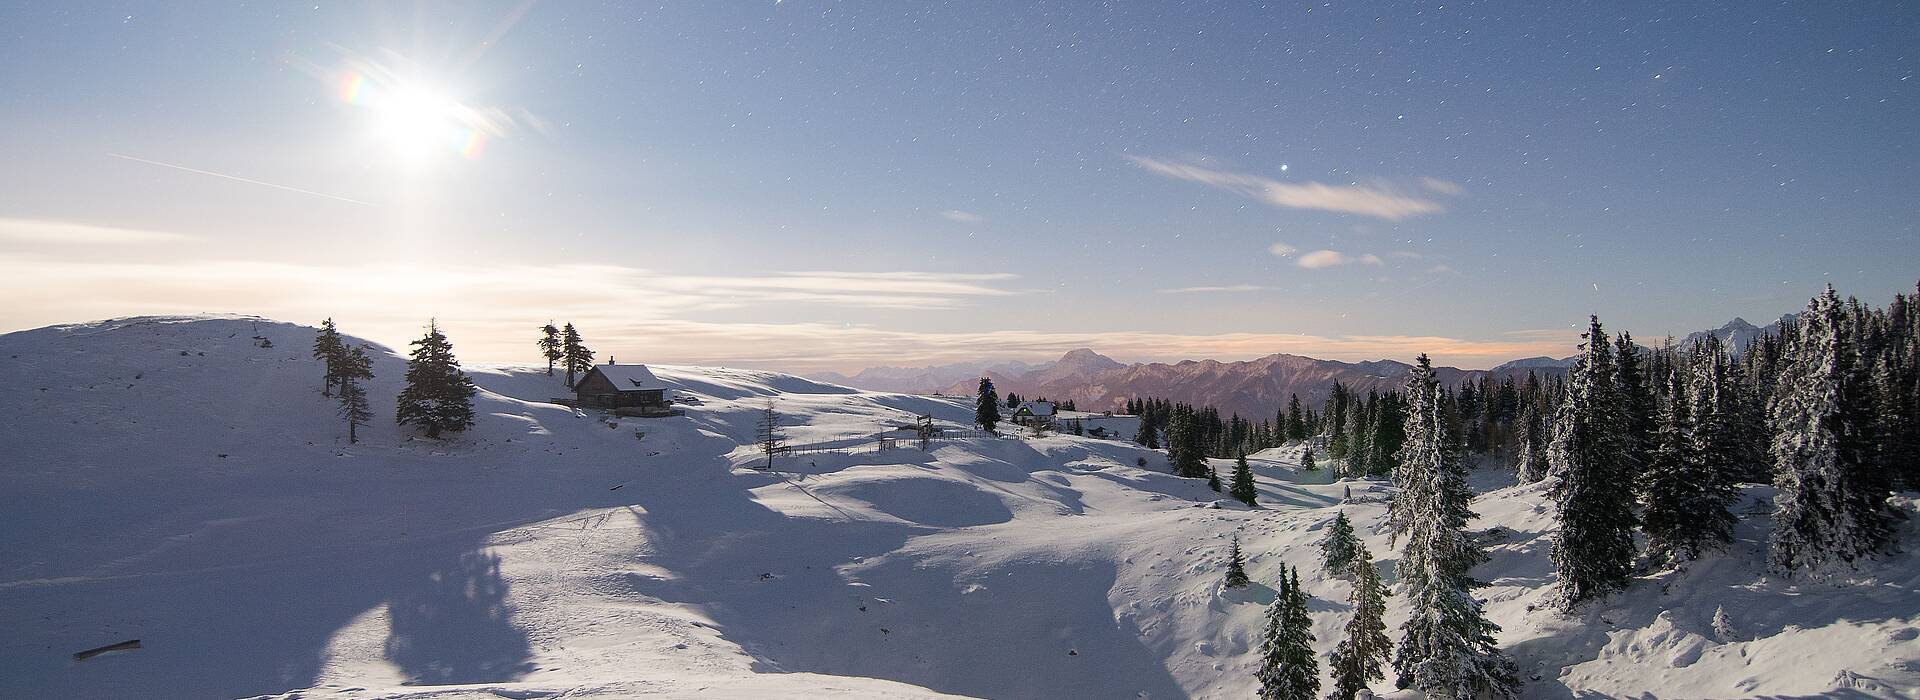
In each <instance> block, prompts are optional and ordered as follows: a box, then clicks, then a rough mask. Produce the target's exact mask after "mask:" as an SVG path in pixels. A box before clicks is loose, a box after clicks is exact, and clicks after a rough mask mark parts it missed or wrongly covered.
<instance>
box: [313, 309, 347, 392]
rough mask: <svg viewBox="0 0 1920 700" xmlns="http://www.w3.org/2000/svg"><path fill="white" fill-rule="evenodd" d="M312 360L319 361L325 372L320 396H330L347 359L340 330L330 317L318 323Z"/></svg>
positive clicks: (338, 381)
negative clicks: (318, 327) (318, 330)
mask: <svg viewBox="0 0 1920 700" xmlns="http://www.w3.org/2000/svg"><path fill="white" fill-rule="evenodd" d="M313 359H316V360H319V361H320V362H321V363H322V364H323V365H324V369H325V372H326V374H325V375H323V377H322V379H321V383H320V395H321V396H332V395H333V387H334V385H336V384H339V383H340V370H341V368H342V367H343V366H344V363H345V361H346V359H347V347H346V344H345V342H344V341H342V340H341V339H340V330H339V329H337V328H335V327H334V325H333V318H332V317H328V318H327V320H325V321H321V322H320V332H319V334H317V335H315V336H314V338H313Z"/></svg>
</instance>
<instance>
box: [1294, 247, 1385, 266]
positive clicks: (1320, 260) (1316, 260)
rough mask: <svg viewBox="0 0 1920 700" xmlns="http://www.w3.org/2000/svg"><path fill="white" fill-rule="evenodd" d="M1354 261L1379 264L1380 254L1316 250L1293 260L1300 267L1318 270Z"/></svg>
mask: <svg viewBox="0 0 1920 700" xmlns="http://www.w3.org/2000/svg"><path fill="white" fill-rule="evenodd" d="M1354 263H1359V264H1362V265H1379V264H1381V260H1380V256H1378V255H1374V254H1372V253H1362V254H1360V255H1348V254H1346V253H1342V252H1340V251H1337V250H1316V251H1313V252H1311V253H1307V254H1305V255H1302V256H1300V259H1299V260H1298V261H1296V262H1295V264H1297V265H1299V266H1301V267H1304V268H1307V269H1309V270H1319V269H1324V268H1329V267H1340V266H1342V265H1352V264H1354Z"/></svg>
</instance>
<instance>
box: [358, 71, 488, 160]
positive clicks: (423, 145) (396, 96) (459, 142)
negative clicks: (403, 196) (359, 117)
mask: <svg viewBox="0 0 1920 700" xmlns="http://www.w3.org/2000/svg"><path fill="white" fill-rule="evenodd" d="M337 97H339V99H340V101H341V102H343V103H346V104H349V105H353V106H355V107H360V108H363V109H364V110H365V111H366V114H367V115H368V117H369V124H370V126H371V127H372V131H373V133H374V135H375V136H376V137H377V138H379V139H380V141H381V142H382V144H383V146H384V147H385V148H387V149H388V151H389V152H390V153H392V154H393V155H394V156H396V157H397V158H398V159H400V160H401V161H403V162H408V163H417V162H420V161H422V160H424V159H425V158H427V157H429V156H431V155H433V154H434V153H437V152H452V153H454V154H457V155H459V156H460V157H461V158H464V159H467V160H474V159H477V158H479V157H480V154H481V153H482V152H483V151H484V150H485V147H486V141H487V132H486V127H487V123H486V120H485V119H483V118H482V117H481V116H480V114H479V113H478V112H476V111H475V110H473V109H471V108H469V107H466V106H465V105H462V104H460V103H459V102H457V101H455V100H453V99H452V98H449V97H447V96H446V95H444V94H443V93H441V92H440V91H438V90H435V89H433V88H432V87H430V86H428V85H426V84H422V83H414V82H406V81H401V80H397V79H394V78H393V77H392V76H390V75H383V74H380V73H378V72H375V73H373V74H369V73H367V72H363V71H360V70H347V71H344V72H343V73H342V74H341V78H340V82H339V90H338V92H337Z"/></svg>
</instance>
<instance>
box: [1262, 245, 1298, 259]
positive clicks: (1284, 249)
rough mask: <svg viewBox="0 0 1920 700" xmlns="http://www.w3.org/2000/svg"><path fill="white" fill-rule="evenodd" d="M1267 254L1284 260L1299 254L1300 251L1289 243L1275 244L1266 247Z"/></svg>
mask: <svg viewBox="0 0 1920 700" xmlns="http://www.w3.org/2000/svg"><path fill="white" fill-rule="evenodd" d="M1267 252H1269V253H1272V254H1274V255H1278V256H1280V257H1283V258H1284V257H1287V256H1289V255H1292V254H1294V253H1297V252H1300V249H1299V248H1295V247H1293V245H1292V244H1289V243H1280V242H1275V243H1274V244H1273V245H1270V246H1267Z"/></svg>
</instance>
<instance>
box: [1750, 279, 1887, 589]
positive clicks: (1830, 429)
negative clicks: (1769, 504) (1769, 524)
mask: <svg viewBox="0 0 1920 700" xmlns="http://www.w3.org/2000/svg"><path fill="white" fill-rule="evenodd" d="M1800 324H1801V326H1800V332H1799V334H1798V337H1797V338H1796V340H1795V342H1794V343H1793V345H1792V346H1791V347H1790V352H1789V357H1790V358H1791V360H1790V361H1789V363H1788V365H1787V367H1786V372H1785V376H1784V377H1783V378H1782V381H1781V383H1780V393H1779V394H1778V395H1777V396H1776V397H1775V399H1774V404H1773V409H1772V420H1773V430H1774V435H1775V437H1774V443H1773V457H1774V471H1775V485H1776V486H1777V488H1778V493H1777V495H1776V496H1775V497H1774V514H1773V519H1774V529H1773V534H1772V536H1771V538H1770V539H1769V541H1768V550H1769V553H1768V557H1769V561H1770V562H1771V563H1772V565H1773V567H1774V569H1775V570H1776V571H1779V572H1782V573H1792V572H1795V571H1814V572H1819V571H1821V570H1823V569H1826V568H1828V567H1830V566H1832V565H1834V564H1842V563H1851V562H1853V561H1855V560H1858V559H1860V558H1862V557H1865V556H1868V555H1870V554H1874V553H1876V552H1880V551H1883V550H1884V549H1886V548H1887V547H1888V546H1889V545H1891V544H1892V539H1893V525H1894V522H1893V514H1892V513H1891V512H1890V511H1889V510H1888V509H1887V506H1886V498H1887V494H1886V492H1885V490H1884V488H1881V487H1879V484H1878V483H1877V482H1880V481H1882V480H1883V479H1884V478H1885V477H1884V475H1880V474H1874V473H1872V472H1874V471H1876V467H1877V465H1875V464H1873V463H1872V462H1871V461H1870V459H1869V455H1870V454H1871V453H1870V452H1869V447H1870V445H1869V444H1868V442H1867V440H1866V435H1865V433H1866V431H1865V430H1864V428H1865V427H1866V426H1864V425H1862V422H1861V421H1859V420H1858V418H1857V417H1856V416H1854V415H1852V414H1851V411H1850V410H1849V409H1853V408H1856V406H1857V405H1858V404H1860V403H1864V401H1863V399H1864V398H1865V397H1863V396H1860V395H1858V394H1857V393H1856V392H1855V391H1854V390H1855V389H1857V385H1855V384H1852V383H1851V382H1850V379H1851V377H1850V376H1849V374H1850V373H1851V372H1852V371H1853V370H1854V363H1855V362H1857V360H1858V358H1857V356H1856V355H1855V348H1854V346H1853V342H1852V341H1853V338H1852V337H1851V334H1850V324H1849V323H1848V319H1847V317H1846V314H1845V312H1844V311H1843V310H1842V308H1841V305H1840V299H1839V296H1838V295H1836V294H1835V293H1834V291H1833V288H1832V287H1828V288H1827V291H1826V292H1825V293H1823V294H1821V295H1820V296H1817V297H1814V298H1813V300H1812V301H1811V302H1809V303H1808V304H1807V309H1806V311H1805V312H1804V313H1802V314H1801V315H1800Z"/></svg>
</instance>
